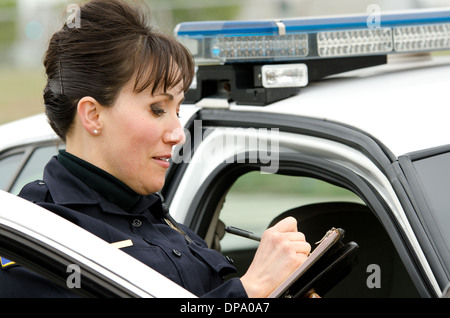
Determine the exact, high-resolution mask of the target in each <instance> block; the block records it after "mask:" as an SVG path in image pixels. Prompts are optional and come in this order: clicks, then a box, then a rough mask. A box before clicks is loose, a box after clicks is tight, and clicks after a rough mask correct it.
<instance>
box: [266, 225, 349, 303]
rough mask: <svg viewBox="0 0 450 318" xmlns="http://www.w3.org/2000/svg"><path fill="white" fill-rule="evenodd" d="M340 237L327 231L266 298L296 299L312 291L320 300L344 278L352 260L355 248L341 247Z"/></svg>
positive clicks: (339, 232) (337, 232) (336, 231)
mask: <svg viewBox="0 0 450 318" xmlns="http://www.w3.org/2000/svg"><path fill="white" fill-rule="evenodd" d="M344 233H345V231H344V230H343V229H341V228H332V229H330V230H329V231H327V232H326V234H325V236H324V237H323V238H322V240H320V241H319V242H317V244H318V245H317V247H316V248H315V249H314V250H313V252H312V253H311V254H310V255H309V256H308V258H307V259H306V260H305V261H304V262H303V263H302V264H301V265H300V266H299V267H298V268H297V269H296V270H295V271H294V272H293V273H292V274H291V275H290V276H289V277H288V278H287V279H286V280H285V281H284V282H283V283H281V284H280V285H279V286H278V287H277V288H276V289H275V290H274V291H273V292H272V293H271V294H270V295H269V298H299V297H303V296H304V295H306V294H307V293H308V292H309V291H310V290H312V289H314V291H315V292H317V293H318V294H319V295H321V296H322V295H324V294H325V293H326V292H328V291H329V290H330V289H331V288H332V287H333V286H334V285H336V284H337V283H338V282H339V281H341V280H342V279H343V278H344V277H345V276H347V275H348V274H349V273H350V271H351V268H352V265H353V264H354V261H355V259H356V258H355V252H356V250H357V249H358V244H356V243H355V242H349V243H347V244H344V243H343V242H342V238H343V237H344Z"/></svg>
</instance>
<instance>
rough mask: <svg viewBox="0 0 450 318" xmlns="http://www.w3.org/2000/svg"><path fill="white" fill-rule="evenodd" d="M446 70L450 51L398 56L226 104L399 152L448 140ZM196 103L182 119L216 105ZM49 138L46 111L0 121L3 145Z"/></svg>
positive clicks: (52, 137) (0, 146)
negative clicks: (279, 93) (285, 92)
mask: <svg viewBox="0 0 450 318" xmlns="http://www.w3.org/2000/svg"><path fill="white" fill-rule="evenodd" d="M448 74H450V56H445V55H444V56H430V55H419V56H415V55H411V56H404V57H395V58H393V59H391V60H389V62H388V63H387V64H384V65H379V66H373V67H369V68H365V69H359V70H355V71H350V72H345V73H341V74H338V75H334V76H330V77H328V78H326V79H323V80H321V81H317V82H311V83H309V85H308V86H307V87H304V88H302V90H301V91H300V92H299V93H298V94H296V95H295V96H292V97H289V98H286V99H283V100H280V101H278V102H274V103H272V104H270V105H267V106H253V105H252V106H246V105H236V104H233V103H232V104H228V103H227V107H228V108H229V109H230V110H232V111H242V110H245V111H254V112H268V113H271V112H273V113H282V114H288V115H298V116H305V117H312V118H319V119H322V120H326V121H333V122H339V123H342V124H345V125H348V126H352V127H355V128H358V129H360V130H362V131H364V132H366V133H367V134H369V135H371V136H373V137H374V138H376V139H377V140H378V141H380V142H381V143H382V144H384V145H385V146H386V147H387V148H388V149H389V150H390V151H391V152H392V153H393V154H394V155H395V156H397V157H398V156H400V155H403V154H407V153H410V152H414V151H418V150H423V149H429V148H433V147H438V146H442V145H447V144H450V134H449V133H448V131H447V126H448V121H447V114H446V112H447V110H446V108H447V106H446V105H447V103H448V102H447V99H446V98H447V97H446V96H447V94H448V93H447V90H448V87H450V76H448ZM196 105H197V106H196ZM196 105H183V106H182V111H181V120H182V124H184V123H185V122H187V120H188V119H189V117H190V116H191V115H192V114H193V113H194V112H196V111H197V110H199V109H201V108H202V107H216V106H213V105H212V104H210V103H209V101H208V100H203V101H200V102H199V103H197V104H196ZM198 105H201V107H200V106H198ZM45 140H58V137H57V136H56V134H55V133H54V132H53V131H52V129H51V128H50V125H49V124H48V123H47V120H46V118H45V115H44V114H38V115H35V116H31V117H28V118H24V119H21V120H18V121H15V122H12V123H8V124H4V125H2V126H0V150H4V149H7V148H11V147H14V146H16V145H22V144H28V143H33V142H39V141H45Z"/></svg>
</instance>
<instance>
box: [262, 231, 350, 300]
mask: <svg viewBox="0 0 450 318" xmlns="http://www.w3.org/2000/svg"><path fill="white" fill-rule="evenodd" d="M342 235H343V230H342V229H336V228H332V229H331V230H329V231H328V232H327V233H326V234H325V236H324V237H323V238H322V240H321V241H320V243H319V245H318V246H317V247H316V248H315V249H314V250H313V252H312V253H311V254H310V255H309V256H308V258H307V259H306V260H305V261H304V262H303V263H302V264H301V265H300V266H299V267H297V269H296V270H295V271H294V272H293V273H292V274H291V275H290V276H289V277H288V278H286V280H285V281H284V282H283V283H281V284H280V286H278V287H277V288H276V289H275V290H274V291H273V292H272V293H271V294H270V295H269V298H278V297H280V296H282V295H283V293H284V292H285V291H286V290H287V289H288V288H289V287H290V286H291V285H292V284H293V283H294V282H295V281H296V280H297V279H298V278H299V277H301V276H302V275H303V274H304V273H305V272H306V271H307V270H308V269H309V268H310V267H311V266H312V265H313V264H314V263H315V262H316V261H317V260H318V259H320V258H321V257H322V256H323V255H324V254H325V253H326V252H327V251H328V250H329V249H330V248H331V247H332V246H333V245H334V244H335V243H336V242H338V241H339V239H340V238H341V237H342Z"/></svg>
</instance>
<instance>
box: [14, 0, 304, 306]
mask: <svg viewBox="0 0 450 318" xmlns="http://www.w3.org/2000/svg"><path fill="white" fill-rule="evenodd" d="M80 9H81V21H80V22H81V24H80V27H69V26H67V25H65V26H64V27H63V29H62V30H60V31H59V32H56V33H55V34H54V36H53V37H52V39H51V40H50V43H49V47H48V50H47V53H46V56H45V60H44V65H45V69H46V73H47V77H48V82H47V86H46V88H45V90H44V100H45V111H46V114H47V117H48V119H49V122H50V125H51V126H52V128H53V129H54V130H55V132H56V133H57V134H58V135H59V136H60V137H61V139H62V140H63V141H65V144H66V150H65V151H60V153H59V154H58V156H56V157H54V158H52V159H51V161H50V162H49V163H48V164H47V166H46V168H45V171H44V178H43V181H36V182H33V183H31V184H29V185H27V186H25V187H24V189H23V190H22V192H21V194H20V196H22V197H24V198H26V199H28V200H30V201H33V202H36V203H37V204H39V205H41V206H43V207H44V208H47V209H49V210H51V211H53V212H55V213H57V214H58V215H61V216H63V217H65V218H67V219H69V220H70V221H72V222H74V223H76V224H78V225H79V226H81V227H83V228H85V229H87V230H88V231H90V232H92V233H94V234H95V235H97V236H99V237H101V238H102V239H104V240H106V241H108V242H111V243H112V242H117V241H122V240H128V239H131V241H132V242H133V245H132V246H129V247H125V248H123V251H124V252H127V253H129V254H130V255H132V256H134V257H136V258H137V259H139V260H140V261H142V262H143V263H145V264H147V265H149V266H150V267H152V268H154V269H155V270H157V271H159V272H161V273H162V274H163V275H165V276H167V277H169V278H170V279H172V280H173V281H175V282H176V283H178V284H180V285H181V286H183V287H185V288H186V289H188V290H190V291H191V292H192V293H194V294H196V295H198V296H211V297H247V296H249V297H265V296H268V295H269V294H270V292H271V291H272V290H273V289H275V288H276V286H277V285H278V284H280V283H281V282H282V281H283V280H284V278H285V277H287V275H289V274H290V273H291V272H292V271H293V270H294V269H295V268H296V267H297V266H298V265H299V264H301V263H302V262H303V261H304V260H305V259H306V257H307V254H308V253H309V251H310V246H309V244H308V243H306V242H305V238H304V236H303V234H302V233H300V232H298V231H297V225H296V222H295V220H294V219H293V218H288V219H285V220H283V221H281V222H280V223H278V224H277V225H275V226H274V227H273V228H271V229H268V230H267V231H266V232H265V233H264V235H263V236H262V240H261V243H260V247H259V248H258V251H257V253H256V255H255V259H254V261H253V263H252V264H251V266H250V268H249V269H248V272H247V273H246V274H245V275H244V276H243V277H241V278H235V279H231V280H228V281H226V282H223V281H222V277H223V276H224V275H226V274H228V273H229V272H232V271H234V267H233V266H232V265H231V264H230V263H229V262H228V261H227V259H226V258H225V257H223V256H222V255H221V254H219V253H218V252H216V251H214V250H211V249H208V248H207V247H206V244H205V243H204V242H203V241H202V240H201V239H200V238H199V237H198V236H197V235H196V234H194V233H193V232H191V231H190V230H189V229H187V228H185V227H182V231H181V232H183V233H180V232H179V231H177V230H176V227H175V226H173V225H172V224H170V222H167V220H166V219H165V215H164V213H163V209H162V205H161V201H160V198H159V197H158V196H157V195H155V194H154V193H155V192H157V191H159V190H160V189H161V188H162V186H163V184H164V178H165V173H166V171H167V168H168V167H169V159H170V156H171V151H172V147H173V146H174V145H176V144H178V143H181V142H183V141H184V136H183V135H181V134H179V133H178V134H177V133H174V132H179V131H182V129H181V126H180V123H179V120H178V116H177V115H178V112H179V109H180V105H181V103H182V101H183V98H184V92H185V91H186V90H187V88H188V87H189V85H190V83H191V80H192V77H193V69H194V65H193V61H192V58H191V56H190V55H189V53H188V52H187V51H186V49H185V48H184V47H183V46H182V45H180V44H179V43H178V42H176V41H175V40H173V39H172V38H170V37H168V36H165V35H162V34H159V33H158V32H155V31H154V30H153V29H152V28H151V27H150V26H148V24H147V16H146V14H145V10H144V6H143V4H142V3H138V4H135V5H131V4H130V3H129V2H125V1H120V0H114V1H111V0H92V1H90V2H88V3H86V4H85V5H83V6H81V8H80ZM174 228H175V229H174ZM13 270H14V268H12V269H11V270H10V280H11V283H10V284H9V285H10V286H13V287H12V288H15V287H14V286H17V284H16V283H15V282H17V281H18V279H19V278H20V277H23V275H22V276H21V274H20V273H18V274H17V275H13V274H14V273H13ZM16 270H19V269H17V268H16ZM20 270H22V271H24V269H20ZM275 273H276V274H275ZM15 279H16V280H15ZM40 283H41V285H39V286H40V287H37V288H35V290H36V289H39V290H37V291H36V292H37V293H38V294H41V295H47V294H48V295H62V294H52V293H53V292H54V291H55V290H56V289H57V288H56V287H53V286H52V288H51V289H50V287H49V285H50V283H47V282H45V283H44V282H42V281H41V282H40ZM11 284H12V285H11ZM58 293H65V292H64V291H62V290H59V289H58Z"/></svg>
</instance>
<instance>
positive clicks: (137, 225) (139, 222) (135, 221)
mask: <svg viewBox="0 0 450 318" xmlns="http://www.w3.org/2000/svg"><path fill="white" fill-rule="evenodd" d="M131 225H133V226H134V227H140V226H141V225H142V221H141V220H139V219H134V220H133V222H131Z"/></svg>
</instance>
